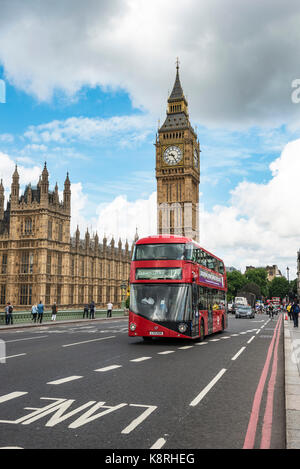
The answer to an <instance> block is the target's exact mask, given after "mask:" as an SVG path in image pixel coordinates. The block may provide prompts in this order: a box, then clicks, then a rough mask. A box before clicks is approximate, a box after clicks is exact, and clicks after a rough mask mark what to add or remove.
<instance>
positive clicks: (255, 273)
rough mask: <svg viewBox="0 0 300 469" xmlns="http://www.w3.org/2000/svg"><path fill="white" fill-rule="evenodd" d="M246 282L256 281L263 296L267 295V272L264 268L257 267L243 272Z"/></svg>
mask: <svg viewBox="0 0 300 469" xmlns="http://www.w3.org/2000/svg"><path fill="white" fill-rule="evenodd" d="M245 277H246V279H247V281H248V282H253V283H256V285H258V286H259V288H260V290H261V293H262V295H263V296H268V274H267V271H266V269H264V268H263V267H259V268H257V269H249V270H247V272H245Z"/></svg>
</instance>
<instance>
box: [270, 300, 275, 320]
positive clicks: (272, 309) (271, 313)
mask: <svg viewBox="0 0 300 469" xmlns="http://www.w3.org/2000/svg"><path fill="white" fill-rule="evenodd" d="M273 315H274V308H273V305H272V304H269V316H270V319H273Z"/></svg>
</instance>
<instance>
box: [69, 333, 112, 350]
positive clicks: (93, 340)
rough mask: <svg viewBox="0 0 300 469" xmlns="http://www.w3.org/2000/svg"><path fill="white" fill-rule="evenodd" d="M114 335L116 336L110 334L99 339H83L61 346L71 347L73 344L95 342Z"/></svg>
mask: <svg viewBox="0 0 300 469" xmlns="http://www.w3.org/2000/svg"><path fill="white" fill-rule="evenodd" d="M115 337H116V336H115V335H111V336H109V337H101V338H99V339H91V340H84V341H82V342H74V343H73V344H66V345H62V347H72V346H73V345H81V344H87V343H89V342H96V341H99V340H106V339H113V338H115Z"/></svg>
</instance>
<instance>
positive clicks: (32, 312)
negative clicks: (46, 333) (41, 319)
mask: <svg viewBox="0 0 300 469" xmlns="http://www.w3.org/2000/svg"><path fill="white" fill-rule="evenodd" d="M31 314H32V321H33V322H36V317H37V314H38V309H37V305H32V308H31Z"/></svg>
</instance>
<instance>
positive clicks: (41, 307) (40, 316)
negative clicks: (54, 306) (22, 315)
mask: <svg viewBox="0 0 300 469" xmlns="http://www.w3.org/2000/svg"><path fill="white" fill-rule="evenodd" d="M37 310H38V322H39V323H40V324H42V320H43V314H44V305H43V302H42V300H40V302H39V304H38V305H37Z"/></svg>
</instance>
